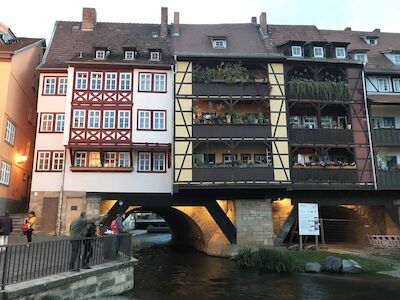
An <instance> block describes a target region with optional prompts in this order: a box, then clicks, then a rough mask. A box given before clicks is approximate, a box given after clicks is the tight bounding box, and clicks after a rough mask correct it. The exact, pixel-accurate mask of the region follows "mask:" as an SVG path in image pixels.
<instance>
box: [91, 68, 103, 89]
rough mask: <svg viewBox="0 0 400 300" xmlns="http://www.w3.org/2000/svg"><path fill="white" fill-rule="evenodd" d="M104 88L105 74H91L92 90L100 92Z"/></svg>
mask: <svg viewBox="0 0 400 300" xmlns="http://www.w3.org/2000/svg"><path fill="white" fill-rule="evenodd" d="M102 88H103V72H92V73H90V89H91V90H92V91H100V90H101V89H102Z"/></svg>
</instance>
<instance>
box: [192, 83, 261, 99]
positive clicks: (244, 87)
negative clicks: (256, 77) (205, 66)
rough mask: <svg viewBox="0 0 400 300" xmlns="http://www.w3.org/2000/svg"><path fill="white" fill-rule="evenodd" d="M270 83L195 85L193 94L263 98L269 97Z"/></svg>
mask: <svg viewBox="0 0 400 300" xmlns="http://www.w3.org/2000/svg"><path fill="white" fill-rule="evenodd" d="M268 88H269V87H268V83H258V82H245V83H233V84H227V83H225V82H209V83H203V82H202V83H200V82H199V83H197V82H195V83H193V85H192V93H193V95H196V96H263V97H266V96H267V95H268Z"/></svg>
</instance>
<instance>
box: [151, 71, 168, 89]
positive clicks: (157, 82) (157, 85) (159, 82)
mask: <svg viewBox="0 0 400 300" xmlns="http://www.w3.org/2000/svg"><path fill="white" fill-rule="evenodd" d="M166 77H167V76H166V75H165V74H154V91H155V92H165V90H166V88H165V81H166V80H165V79H166Z"/></svg>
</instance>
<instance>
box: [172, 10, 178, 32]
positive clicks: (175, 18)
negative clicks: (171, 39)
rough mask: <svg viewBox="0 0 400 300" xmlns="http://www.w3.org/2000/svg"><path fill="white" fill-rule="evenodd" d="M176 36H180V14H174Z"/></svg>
mask: <svg viewBox="0 0 400 300" xmlns="http://www.w3.org/2000/svg"><path fill="white" fill-rule="evenodd" d="M173 35H174V36H179V12H178V11H176V12H174V33H173Z"/></svg>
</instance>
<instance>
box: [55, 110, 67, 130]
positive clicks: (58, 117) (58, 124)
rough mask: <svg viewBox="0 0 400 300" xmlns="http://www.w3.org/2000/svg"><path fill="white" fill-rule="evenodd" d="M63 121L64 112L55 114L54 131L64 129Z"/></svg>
mask: <svg viewBox="0 0 400 300" xmlns="http://www.w3.org/2000/svg"><path fill="white" fill-rule="evenodd" d="M64 123H65V115H64V114H56V128H55V129H54V131H57V132H63V131H64Z"/></svg>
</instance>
